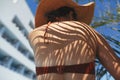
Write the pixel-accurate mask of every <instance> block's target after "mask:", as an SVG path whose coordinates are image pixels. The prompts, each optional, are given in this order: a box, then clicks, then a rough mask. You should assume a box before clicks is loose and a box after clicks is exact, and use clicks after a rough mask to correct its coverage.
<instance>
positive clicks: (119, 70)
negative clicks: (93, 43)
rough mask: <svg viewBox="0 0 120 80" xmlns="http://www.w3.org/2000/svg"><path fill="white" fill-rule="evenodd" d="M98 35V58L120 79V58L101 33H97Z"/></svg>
mask: <svg viewBox="0 0 120 80" xmlns="http://www.w3.org/2000/svg"><path fill="white" fill-rule="evenodd" d="M97 37H98V53H97V56H98V59H99V60H100V62H101V63H102V65H103V66H104V67H105V68H106V69H107V70H108V72H109V73H110V74H111V75H112V76H113V77H114V78H115V80H120V59H119V58H118V57H117V55H116V54H115V53H114V51H113V50H112V48H111V47H110V46H109V44H108V43H107V42H106V40H105V39H104V38H103V37H102V36H101V35H100V34H98V33H97Z"/></svg>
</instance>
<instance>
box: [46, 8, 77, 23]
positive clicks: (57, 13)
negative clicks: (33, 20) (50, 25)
mask: <svg viewBox="0 0 120 80" xmlns="http://www.w3.org/2000/svg"><path fill="white" fill-rule="evenodd" d="M70 12H72V17H73V19H74V20H77V14H76V13H75V10H74V9H73V8H71V7H67V6H64V7H60V8H58V9H57V10H53V11H51V12H48V13H46V14H45V16H46V17H47V19H48V20H47V22H49V21H50V22H55V21H57V20H56V17H58V18H60V17H66V18H68V17H69V15H68V14H69V13H70Z"/></svg>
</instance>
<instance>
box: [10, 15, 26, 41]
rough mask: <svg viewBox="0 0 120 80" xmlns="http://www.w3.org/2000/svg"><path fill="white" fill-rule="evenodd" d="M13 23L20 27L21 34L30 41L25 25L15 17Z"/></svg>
mask: <svg viewBox="0 0 120 80" xmlns="http://www.w3.org/2000/svg"><path fill="white" fill-rule="evenodd" d="M12 22H13V23H14V24H15V25H16V27H18V29H19V30H20V31H21V33H22V34H23V35H24V36H25V37H26V38H27V39H28V37H27V36H28V32H27V30H26V29H25V27H24V25H23V24H22V22H21V21H20V19H19V18H18V17H17V16H15V17H14V18H13V20H12Z"/></svg>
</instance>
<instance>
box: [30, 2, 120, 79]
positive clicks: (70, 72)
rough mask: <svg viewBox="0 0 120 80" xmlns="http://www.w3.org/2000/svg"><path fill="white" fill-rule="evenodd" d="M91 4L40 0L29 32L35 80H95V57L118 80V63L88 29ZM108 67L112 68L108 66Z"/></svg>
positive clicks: (110, 50) (115, 57) (91, 15)
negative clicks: (34, 65) (80, 4)
mask: <svg viewBox="0 0 120 80" xmlns="http://www.w3.org/2000/svg"><path fill="white" fill-rule="evenodd" d="M93 11H94V3H93V2H91V3H88V4H86V5H83V6H79V5H78V4H76V3H75V2H73V1H72V0H41V2H40V4H39V6H38V9H37V13H36V16H35V26H36V28H35V29H34V30H33V31H32V32H31V33H30V35H29V40H30V44H31V46H32V48H33V50H34V53H35V64H36V73H37V80H95V69H94V68H95V63H94V60H95V58H96V57H98V58H99V60H100V61H101V63H102V64H103V66H104V67H106V69H107V70H108V71H109V72H110V73H111V74H112V75H113V77H114V78H115V79H116V80H119V79H120V77H119V74H120V60H119V58H118V57H117V56H116V55H115V53H114V52H113V50H112V49H111V47H110V46H109V45H108V43H107V42H106V41H105V39H104V38H103V37H102V36H101V35H100V34H98V33H97V32H96V31H94V30H93V29H92V28H91V27H90V26H88V25H87V24H90V22H91V20H92V17H93ZM110 65H111V66H110Z"/></svg>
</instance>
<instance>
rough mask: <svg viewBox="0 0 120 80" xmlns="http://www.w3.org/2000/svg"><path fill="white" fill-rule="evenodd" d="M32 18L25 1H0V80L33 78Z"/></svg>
mask: <svg viewBox="0 0 120 80" xmlns="http://www.w3.org/2000/svg"><path fill="white" fill-rule="evenodd" d="M33 19H34V16H33V14H32V12H31V11H30V8H29V7H28V5H27V3H26V0H0V80H35V64H34V57H33V56H34V54H33V51H32V49H31V47H30V45H29V42H28V33H29V32H30V31H31V30H32V29H33V28H34V21H33Z"/></svg>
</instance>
